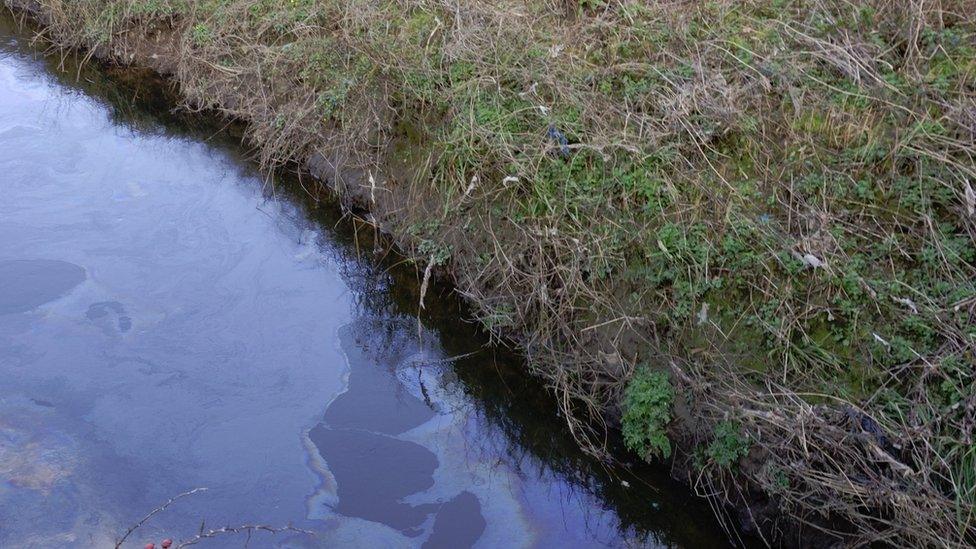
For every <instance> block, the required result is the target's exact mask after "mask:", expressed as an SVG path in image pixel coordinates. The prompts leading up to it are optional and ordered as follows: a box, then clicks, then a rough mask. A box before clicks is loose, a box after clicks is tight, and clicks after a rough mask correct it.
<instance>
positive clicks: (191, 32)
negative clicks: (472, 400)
mask: <svg viewBox="0 0 976 549" xmlns="http://www.w3.org/2000/svg"><path fill="white" fill-rule="evenodd" d="M6 3H7V4H8V5H15V4H16V5H17V6H15V7H18V6H19V7H20V8H25V7H26V8H27V9H28V10H30V11H31V12H32V13H33V14H34V15H35V16H36V17H37V18H38V19H39V20H40V21H41V22H42V24H43V25H44V31H43V35H44V37H45V38H46V39H48V40H50V41H51V42H52V43H54V44H57V45H59V46H63V47H65V48H69V49H75V50H78V51H83V52H89V54H90V55H93V56H98V57H100V58H104V59H109V60H114V61H116V62H121V63H126V64H135V65H139V66H145V67H149V68H152V69H154V70H156V71H158V72H160V73H161V74H164V75H167V76H169V77H171V78H172V79H173V81H174V82H175V83H177V85H178V86H179V89H180V92H181V94H182V95H183V96H184V97H185V98H186V100H187V103H188V105H190V106H192V107H193V108H202V109H213V110H217V111H220V112H223V113H225V114H226V115H228V116H231V117H233V118H238V119H241V120H245V121H247V122H248V124H249V127H248V138H249V140H250V141H251V143H253V144H254V145H255V147H256V150H257V151H258V153H259V155H260V159H261V160H262V162H263V163H264V164H265V165H266V166H268V167H274V166H276V165H280V164H283V163H285V162H287V161H290V160H298V161H300V162H304V163H305V164H307V166H308V168H309V169H310V171H311V172H312V173H313V174H315V175H316V176H318V178H319V179H320V181H321V182H322V185H323V186H325V187H327V188H330V189H333V190H335V191H336V192H337V193H338V194H339V196H341V197H342V199H343V200H344V201H345V203H346V204H347V206H348V207H350V208H352V209H355V210H356V211H358V212H361V213H362V214H363V215H364V216H366V217H368V219H371V220H372V221H373V222H374V223H375V224H376V225H377V226H378V227H379V228H380V229H381V230H383V231H384V232H387V233H389V234H390V235H392V236H393V238H394V240H395V241H396V242H398V243H399V244H400V245H401V246H402V247H403V249H404V250H406V251H407V253H408V254H410V255H412V256H413V257H414V258H415V259H416V261H417V263H418V275H419V276H420V277H422V278H423V279H425V280H426V279H429V277H430V276H434V275H446V276H449V277H450V278H451V280H452V282H453V283H454V284H455V285H456V287H457V288H458V290H459V291H460V292H461V293H462V294H464V295H465V296H466V297H467V298H468V300H469V301H470V302H471V303H472V304H473V306H474V307H475V309H476V312H477V314H478V316H479V318H480V320H481V321H482V323H483V324H484V325H485V326H486V327H487V328H488V329H489V330H491V331H492V333H494V334H497V335H498V336H499V337H500V338H504V339H506V340H509V341H514V342H517V343H518V344H519V345H520V347H521V348H522V350H523V351H524V352H525V354H526V355H527V358H528V361H529V363H530V365H531V367H532V370H533V373H534V374H536V375H539V376H540V377H542V378H544V379H546V380H547V382H548V383H549V384H550V385H551V387H552V388H553V389H554V391H555V393H556V394H557V395H558V396H559V397H560V401H561V402H562V407H563V411H564V413H565V416H566V417H567V418H569V421H570V426H571V428H572V429H573V430H574V433H575V434H576V436H577V437H578V438H579V439H580V441H581V442H582V443H583V444H589V445H592V448H593V450H594V451H595V452H599V451H600V449H601V448H602V446H603V445H602V440H603V439H604V436H605V433H604V432H603V431H602V430H600V429H594V428H593V427H592V425H593V422H592V421H590V420H592V419H593V418H598V419H599V418H602V419H603V420H604V421H605V423H606V424H615V423H616V422H617V421H622V423H623V425H622V427H623V431H624V435H625V438H626V439H627V440H628V443H629V444H630V445H631V446H632V447H633V448H634V449H635V450H637V451H638V452H640V453H642V454H644V457H646V458H648V459H669V460H671V462H672V463H673V466H674V470H675V471H676V474H679V475H685V476H686V478H688V479H690V480H691V481H692V484H693V486H694V487H695V488H696V490H698V491H699V492H700V493H702V494H709V495H710V496H712V497H714V498H716V499H717V500H718V501H720V502H729V503H731V504H732V505H734V506H737V507H738V508H741V509H743V510H744V517H745V518H746V519H747V520H753V521H754V522H755V523H756V524H754V526H756V527H757V529H758V530H759V531H760V532H762V535H763V536H764V538H765V539H766V541H767V542H769V543H773V544H779V543H783V544H801V543H802V539H803V538H801V537H798V536H805V535H809V533H808V532H809V530H811V529H817V528H820V529H825V530H828V532H826V535H828V536H831V537H836V538H838V539H841V540H843V541H845V542H849V543H857V542H871V541H878V540H882V541H887V542H892V543H903V544H904V543H910V544H914V545H933V544H955V545H965V544H966V543H967V542H969V541H972V537H973V536H974V527H973V525H972V519H973V510H974V499H976V493H974V490H976V487H974V485H976V478H974V475H973V473H972V471H973V469H974V467H973V466H974V463H976V451H974V450H973V446H972V438H971V437H972V429H973V425H974V415H976V395H974V392H973V385H974V383H973V381H974V371H973V362H974V356H973V348H974V337H976V334H974V326H973V322H972V319H973V314H974V306H976V289H974V280H976V270H974V266H973V264H974V261H976V249H974V245H973V238H974V234H976V217H974V212H973V210H974V208H976V192H974V190H973V186H974V185H976V180H974V177H976V169H974V168H973V154H974V152H976V144H974V143H976V104H974V93H976V92H974V86H976V84H974V78H976V65H974V61H973V59H974V53H976V41H974V28H976V25H974V21H973V17H974V15H973V14H974V13H976V9H973V8H974V6H973V5H972V3H971V2H964V1H957V2H943V3H942V4H939V5H929V4H928V3H924V2H900V3H895V2H880V1H879V2H870V3H862V4H860V5H858V6H852V5H849V4H847V3H844V2H839V1H838V2H834V1H820V2H816V1H793V2H791V1H786V2H782V1H773V0H770V1H755V2H746V3H741V2H736V3H723V2H719V3H709V4H694V5H680V6H676V5H660V6H657V7H654V6H647V5H644V3H637V2H580V3H559V2H544V1H538V2H519V3H505V2H502V3H498V2H495V3H480V2H468V3H465V5H463V6H462V5H461V4H457V3H448V2H444V3H442V2H424V1H413V0H404V1H398V2H389V3H384V2H374V1H368V0H364V1H354V2H344V3H339V2H330V1H312V0H294V1H292V0H280V1H279V0H240V1H225V2H216V1H202V2H196V3H191V2H185V1H181V0H88V1H85V2H63V1H57V0H40V1H36V2H17V1H14V0H7V1H6ZM83 55H84V54H83ZM309 190H310V192H313V193H314V192H319V191H318V190H317V189H313V188H311V186H310V189H309ZM367 212H368V213H367ZM424 286H426V284H424ZM419 301H420V302H421V303H422V297H421V298H420V300H419ZM573 418H582V420H576V419H573ZM597 424H599V421H598V422H597ZM760 510H761V511H762V512H757V513H752V512H751V511H760ZM784 518H786V519H788V520H786V521H782V522H780V519H784ZM801 524H807V525H808V526H805V527H800V526H799V525H801ZM804 529H806V531H805V530H804Z"/></svg>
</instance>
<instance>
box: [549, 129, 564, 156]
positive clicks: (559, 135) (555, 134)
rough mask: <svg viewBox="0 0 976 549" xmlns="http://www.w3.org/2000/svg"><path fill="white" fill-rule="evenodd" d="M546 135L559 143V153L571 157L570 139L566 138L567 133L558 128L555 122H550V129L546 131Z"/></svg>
mask: <svg viewBox="0 0 976 549" xmlns="http://www.w3.org/2000/svg"><path fill="white" fill-rule="evenodd" d="M546 136H547V137H549V139H552V140H553V141H555V142H556V143H558V144H559V154H561V155H562V157H563V158H569V139H566V135H565V134H564V133H563V132H561V131H559V130H557V129H556V125H555V124H549V131H548V132H546Z"/></svg>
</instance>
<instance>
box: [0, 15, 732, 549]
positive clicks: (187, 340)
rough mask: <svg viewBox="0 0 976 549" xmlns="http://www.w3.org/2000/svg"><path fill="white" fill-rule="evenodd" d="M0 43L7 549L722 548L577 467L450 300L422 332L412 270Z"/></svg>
mask: <svg viewBox="0 0 976 549" xmlns="http://www.w3.org/2000/svg"><path fill="white" fill-rule="evenodd" d="M0 43H3V46H2V48H0V376H2V379H3V383H2V384H0V546H3V547H54V546H64V545H65V544H67V545H69V546H79V547H80V546H84V547H88V546H98V547H100V546H106V545H107V546H111V545H112V543H113V540H114V539H116V538H117V537H118V535H119V534H120V533H121V532H123V531H125V529H126V528H127V527H128V526H130V525H132V524H134V523H135V522H137V521H138V520H139V519H140V518H141V517H142V516H143V515H145V514H146V513H147V512H149V511H150V510H151V509H153V508H154V507H156V506H158V505H160V504H161V503H163V502H164V501H166V500H167V499H169V498H171V497H173V496H175V495H177V494H179V493H181V492H184V491H186V490H190V489H192V488H196V487H206V488H207V490H206V491H205V492H200V493H197V494H194V495H192V496H189V497H186V498H183V499H181V500H180V501H178V502H177V503H175V504H174V505H172V506H171V507H170V508H168V509H167V510H166V511H164V512H162V513H159V514H158V515H157V516H155V517H154V518H153V519H152V520H151V521H150V522H149V523H148V524H147V525H146V526H144V527H142V528H141V529H139V530H138V531H137V532H136V533H135V534H134V535H133V536H132V537H131V538H130V542H131V545H132V546H134V547H137V546H138V547H141V546H142V544H144V543H145V542H146V541H150V540H155V541H158V540H159V539H161V538H163V537H167V536H168V537H173V538H177V539H185V538H188V537H190V536H192V535H194V534H195V533H196V532H197V531H198V530H199V528H200V525H201V522H203V523H204V524H205V526H206V527H219V526H224V525H236V524H242V523H262V524H271V525H286V524H293V525H295V526H296V527H299V528H302V529H306V530H309V531H312V532H314V536H310V535H305V534H299V533H283V534H278V535H277V536H273V537H272V536H270V535H268V534H260V535H259V537H257V538H255V540H252V546H260V547H267V546H281V547H323V546H330V547H331V546H361V547H416V546H425V547H469V546H478V547H498V546H503V547H533V546H537V547H591V546H626V545H651V546H658V545H660V546H687V547H702V546H715V545H721V544H722V543H723V538H722V536H721V535H720V533H719V532H718V530H717V528H716V526H715V524H714V522H713V520H712V518H711V514H710V512H709V510H708V508H707V507H706V506H705V505H704V504H702V503H701V502H699V501H695V500H690V499H688V498H687V497H685V496H684V495H683V493H682V489H681V488H680V487H676V486H675V485H673V484H671V483H669V482H668V481H667V480H666V479H665V475H664V474H663V473H662V472H660V471H653V470H648V469H640V468H639V470H636V471H634V470H624V469H619V468H618V469H613V470H609V469H606V468H604V467H603V466H601V465H600V464H599V463H596V462H594V461H593V460H591V459H590V458H588V457H587V456H585V455H583V454H582V453H580V452H579V451H578V450H577V448H576V447H575V446H574V444H573V442H572V439H571V438H570V437H569V435H568V434H567V433H566V430H565V428H564V425H563V423H562V421H561V420H560V419H559V418H558V417H556V416H555V415H554V414H553V410H554V409H555V407H554V405H553V403H552V402H551V401H550V400H549V397H548V396H547V395H546V394H545V393H544V392H543V391H542V390H541V389H540V388H539V387H538V386H536V385H535V384H534V383H531V382H527V380H526V379H525V377H524V373H523V372H524V370H522V366H521V365H520V364H519V363H518V361H517V359H515V358H514V357H511V356H509V355H507V354H505V353H503V352H501V351H499V350H497V349H494V348H492V347H490V346H488V345H487V344H486V341H485V339H484V337H482V336H481V335H479V334H478V333H477V331H476V330H475V329H474V327H473V326H471V325H469V324H466V323H464V322H463V321H462V320H461V314H462V311H460V310H459V309H458V307H457V304H456V302H455V301H454V300H453V299H451V298H450V297H448V296H446V295H441V296H436V295H435V296H429V297H428V299H427V302H428V308H429V311H428V314H426V315H425V316H424V318H422V319H420V320H418V318H417V317H416V316H415V312H416V309H417V305H416V304H417V303H418V299H417V297H418V296H417V292H418V290H417V283H416V278H417V273H416V271H415V270H412V269H409V268H405V267H399V268H393V267H391V265H392V264H393V263H395V260H392V259H387V260H385V261H384V260H382V259H378V258H376V257H372V255H368V256H367V254H361V253H360V251H361V250H362V249H363V248H364V246H363V242H365V241H367V240H368V238H366V237H368V235H364V234H359V233H356V230H355V228H354V227H353V226H352V225H351V224H350V223H349V222H348V221H341V220H340V219H339V217H338V215H339V214H338V210H337V208H336V207H335V206H334V205H333V204H328V203H326V204H322V203H316V202H315V201H314V200H312V199H310V198H309V197H308V196H306V195H304V194H302V193H301V192H300V191H298V190H297V189H299V188H300V185H299V183H298V182H297V181H294V180H291V179H289V178H284V179H281V180H278V181H269V180H268V179H267V178H265V177H262V176H261V174H260V173H259V172H258V171H257V170H255V168H254V166H253V165H252V164H250V163H249V162H248V161H247V160H246V158H244V157H243V156H242V153H241V151H242V149H241V147H240V146H239V145H237V144H236V143H235V141H234V139H233V138H232V136H231V135H230V134H232V133H233V132H226V131H219V130H220V127H219V126H218V125H216V124H213V123H210V124H209V125H207V124H205V125H203V126H199V127H195V126H194V125H193V124H191V123H189V122H188V121H186V120H184V119H182V118H181V117H180V116H176V115H172V114H170V113H168V112H167V109H168V105H165V103H160V96H164V95H165V94H162V93H159V92H160V90H159V88H158V87H159V86H160V85H161V84H160V83H159V82H157V81H153V80H151V79H149V80H148V81H147V82H139V78H136V79H135V80H136V81H135V82H132V81H131V80H132V74H131V73H128V72H120V71H113V70H111V69H108V68H100V69H96V68H91V67H88V68H84V69H81V70H78V69H77V67H71V64H70V60H69V63H68V65H69V68H70V70H69V71H68V72H67V73H66V74H67V76H65V75H64V74H62V73H60V72H58V71H56V70H55V69H54V66H53V65H52V62H51V61H45V60H42V59H38V58H36V57H35V56H34V55H33V53H32V52H31V51H30V49H29V47H28V45H27V44H26V40H25V37H24V35H23V34H20V33H19V31H17V30H15V29H14V28H13V27H12V25H11V24H10V22H9V21H7V20H3V23H2V24H0ZM76 77H77V78H76ZM364 239H366V240H364ZM433 292H435V293H436V292H441V293H445V292H446V290H445V289H444V288H436V289H435V290H433ZM243 542H244V540H243V539H242V538H234V537H222V538H218V539H215V540H213V541H212V542H210V543H209V544H206V545H205V546H211V547H240V546H242V544H243Z"/></svg>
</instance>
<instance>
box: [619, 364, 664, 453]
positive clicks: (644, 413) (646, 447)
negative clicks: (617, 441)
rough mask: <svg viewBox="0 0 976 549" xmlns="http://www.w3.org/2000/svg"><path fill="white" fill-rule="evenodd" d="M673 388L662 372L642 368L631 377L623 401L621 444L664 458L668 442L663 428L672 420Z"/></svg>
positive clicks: (639, 451)
mask: <svg viewBox="0 0 976 549" xmlns="http://www.w3.org/2000/svg"><path fill="white" fill-rule="evenodd" d="M673 401H674V389H673V388H672V387H671V380H670V379H669V378H668V375H667V374H666V373H664V372H652V371H650V370H649V369H647V368H646V367H644V368H641V369H640V370H638V371H637V374H636V375H634V377H633V379H631V380H630V384H629V385H628V386H627V391H626V395H625V401H624V417H623V434H624V443H625V444H626V445H627V447H628V448H630V449H631V450H633V451H635V452H638V453H639V454H640V455H641V456H642V457H643V458H645V459H649V458H650V457H652V456H659V457H663V458H667V457H669V456H670V455H671V441H670V440H669V439H668V435H667V432H666V431H665V428H666V427H667V424H668V423H670V422H671V405H672V403H673Z"/></svg>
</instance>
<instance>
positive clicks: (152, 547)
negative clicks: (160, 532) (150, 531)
mask: <svg viewBox="0 0 976 549" xmlns="http://www.w3.org/2000/svg"><path fill="white" fill-rule="evenodd" d="M146 549H156V544H155V543H147V544H146Z"/></svg>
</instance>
